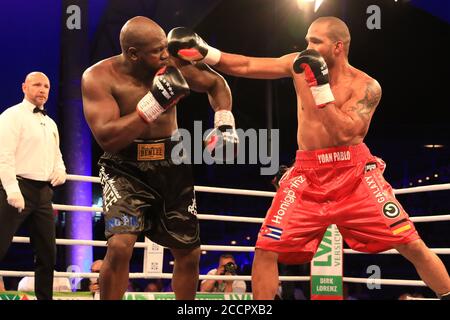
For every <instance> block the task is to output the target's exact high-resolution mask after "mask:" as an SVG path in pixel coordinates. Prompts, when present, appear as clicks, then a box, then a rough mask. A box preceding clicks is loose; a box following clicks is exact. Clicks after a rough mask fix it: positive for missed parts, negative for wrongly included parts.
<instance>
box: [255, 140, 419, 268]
mask: <svg viewBox="0 0 450 320" xmlns="http://www.w3.org/2000/svg"><path fill="white" fill-rule="evenodd" d="M384 169H385V163H384V162H383V160H381V159H380V158H377V157H374V156H373V155H371V154H370V151H369V149H368V148H367V146H366V145H365V144H364V143H361V144H358V145H355V146H345V147H336V148H329V149H321V150H314V151H297V157H296V161H295V164H294V166H293V167H292V168H290V169H289V170H288V171H287V172H286V173H285V174H284V176H283V177H282V178H281V180H280V188H279V189H278V192H277V194H276V195H275V198H274V199H273V201H272V205H271V207H270V209H269V211H268V213H267V215H266V218H265V221H264V223H263V225H262V227H261V230H260V232H259V235H258V240H257V242H256V248H260V249H264V250H268V251H274V252H277V253H279V258H278V261H279V262H281V263H285V264H301V263H305V262H309V261H311V259H312V258H313V256H314V254H315V252H316V250H317V247H318V246H319V244H320V242H321V241H322V238H323V235H324V233H325V231H326V229H327V227H328V226H329V225H331V224H336V225H337V226H338V228H339V231H340V232H341V234H342V236H343V237H344V240H345V241H346V243H347V244H348V245H349V246H350V247H351V248H352V249H354V250H358V251H362V252H372V253H375V252H380V251H385V250H388V249H392V248H393V247H394V246H395V245H399V244H403V243H408V242H411V241H413V240H417V239H420V237H419V235H418V233H417V231H416V229H415V227H414V224H413V223H412V222H411V220H410V219H409V216H408V214H407V213H406V212H405V210H404V209H403V208H402V206H401V205H400V203H398V201H397V200H396V199H395V196H394V193H393V191H392V187H391V186H390V185H389V183H387V182H386V180H384V178H383V171H384Z"/></svg>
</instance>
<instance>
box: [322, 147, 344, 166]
mask: <svg viewBox="0 0 450 320" xmlns="http://www.w3.org/2000/svg"><path fill="white" fill-rule="evenodd" d="M350 159H351V153H350V151H348V150H347V151H336V152H329V153H321V154H318V155H317V160H318V161H319V163H320V164H323V163H331V162H339V161H349V160H350Z"/></svg>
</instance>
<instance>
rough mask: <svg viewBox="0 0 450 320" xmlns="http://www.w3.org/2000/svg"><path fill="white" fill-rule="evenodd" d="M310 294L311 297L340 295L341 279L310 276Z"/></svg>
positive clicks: (338, 277)
mask: <svg viewBox="0 0 450 320" xmlns="http://www.w3.org/2000/svg"><path fill="white" fill-rule="evenodd" d="M311 293H312V294H313V295H327V296H339V295H341V294H342V277H340V276H312V277H311Z"/></svg>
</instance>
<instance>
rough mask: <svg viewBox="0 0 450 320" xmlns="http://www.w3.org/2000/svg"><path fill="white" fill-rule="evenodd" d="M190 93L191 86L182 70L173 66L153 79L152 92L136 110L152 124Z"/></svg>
mask: <svg viewBox="0 0 450 320" xmlns="http://www.w3.org/2000/svg"><path fill="white" fill-rule="evenodd" d="M189 92H190V91H189V85H188V84H187V82H186V80H185V79H184V77H183V75H182V74H181V72H180V70H178V69H177V68H175V67H172V66H169V67H164V68H161V69H160V70H159V71H158V72H157V73H156V75H155V77H154V78H153V82H152V86H151V88H150V91H149V92H148V93H147V94H146V95H145V96H144V97H143V98H142V99H141V100H140V101H139V102H138V104H137V107H136V110H137V112H138V113H139V115H140V116H141V117H142V119H144V120H145V121H146V122H148V123H150V122H152V121H155V119H156V118H158V117H159V115H160V114H161V113H163V112H164V111H166V110H167V109H168V108H170V107H171V106H173V105H174V104H176V103H177V102H178V101H179V100H180V99H181V98H183V97H185V96H187V95H188V94H189Z"/></svg>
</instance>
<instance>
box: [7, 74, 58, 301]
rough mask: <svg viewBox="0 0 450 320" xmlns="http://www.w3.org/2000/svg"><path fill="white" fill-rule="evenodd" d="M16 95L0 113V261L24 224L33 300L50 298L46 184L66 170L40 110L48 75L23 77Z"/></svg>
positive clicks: (51, 238) (51, 249) (51, 226)
mask: <svg viewBox="0 0 450 320" xmlns="http://www.w3.org/2000/svg"><path fill="white" fill-rule="evenodd" d="M22 91H23V93H24V99H23V101H22V102H21V103H19V104H17V105H15V106H12V107H10V108H8V109H6V110H5V111H4V112H3V113H2V114H1V115H0V180H1V183H0V260H1V259H3V257H4V256H5V254H6V252H7V250H8V248H9V246H10V244H11V242H12V238H13V237H14V234H15V233H16V231H17V229H18V228H19V227H20V226H21V225H22V223H24V222H25V223H26V224H27V225H28V229H29V233H30V239H31V245H32V246H33V252H34V255H35V259H34V261H35V294H36V298H37V299H38V300H51V299H52V298H53V290H52V287H53V270H54V266H55V261H56V243H55V222H54V216H53V209H52V197H53V190H52V186H57V185H60V184H63V183H64V182H65V181H66V168H65V166H64V162H63V159H62V155H61V151H60V149H59V134H58V128H57V126H56V123H55V122H54V121H53V120H52V119H50V117H49V116H48V115H47V113H46V111H45V109H44V104H45V102H46V101H47V99H48V94H49V91H50V81H49V79H48V77H47V76H46V75H45V74H43V73H41V72H32V73H30V74H28V75H27V77H26V78H25V82H24V83H23V84H22Z"/></svg>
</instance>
